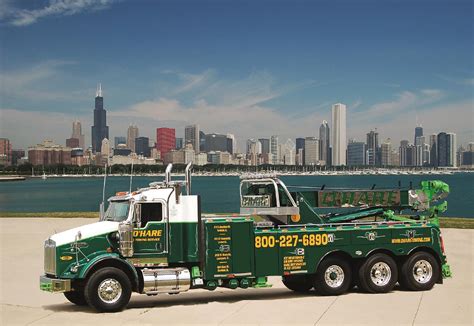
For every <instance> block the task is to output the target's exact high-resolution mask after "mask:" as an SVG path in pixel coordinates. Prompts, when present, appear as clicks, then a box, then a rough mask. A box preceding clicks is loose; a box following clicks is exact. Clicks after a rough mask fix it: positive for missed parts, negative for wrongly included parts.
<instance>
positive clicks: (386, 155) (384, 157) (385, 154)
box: [380, 138, 392, 166]
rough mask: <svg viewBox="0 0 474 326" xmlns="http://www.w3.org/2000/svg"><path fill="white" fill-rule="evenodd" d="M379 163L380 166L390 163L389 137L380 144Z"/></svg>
mask: <svg viewBox="0 0 474 326" xmlns="http://www.w3.org/2000/svg"><path fill="white" fill-rule="evenodd" d="M380 163H381V164H382V166H389V165H392V143H391V142H390V138H388V139H387V140H386V141H385V142H384V143H382V145H381V146H380Z"/></svg>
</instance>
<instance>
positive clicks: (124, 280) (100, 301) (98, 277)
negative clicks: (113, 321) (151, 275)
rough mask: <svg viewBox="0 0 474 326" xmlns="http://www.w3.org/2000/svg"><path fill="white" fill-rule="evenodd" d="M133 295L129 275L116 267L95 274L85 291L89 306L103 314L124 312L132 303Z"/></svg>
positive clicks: (88, 281) (103, 269) (89, 280)
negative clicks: (131, 297) (130, 302)
mask: <svg viewBox="0 0 474 326" xmlns="http://www.w3.org/2000/svg"><path fill="white" fill-rule="evenodd" d="M131 294H132V285H131V283H130V280H129V278H128V276H127V274H125V273H124V272H123V271H121V270H120V269H118V268H114V267H106V268H102V269H99V270H98V271H96V272H94V274H92V276H91V277H90V278H89V279H88V280H87V283H86V287H85V290H84V295H85V298H86V301H87V303H88V304H89V306H91V307H92V308H94V309H96V310H97V311H102V312H114V311H120V310H122V309H123V308H124V307H125V306H126V305H127V304H128V302H129V301H130V296H131Z"/></svg>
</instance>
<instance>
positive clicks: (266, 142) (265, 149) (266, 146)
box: [258, 138, 270, 155]
mask: <svg viewBox="0 0 474 326" xmlns="http://www.w3.org/2000/svg"><path fill="white" fill-rule="evenodd" d="M258 141H259V142H260V144H261V145H262V155H265V154H269V153H270V139H268V138H260V139H259V140H258Z"/></svg>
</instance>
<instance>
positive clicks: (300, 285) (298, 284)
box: [281, 275, 313, 292]
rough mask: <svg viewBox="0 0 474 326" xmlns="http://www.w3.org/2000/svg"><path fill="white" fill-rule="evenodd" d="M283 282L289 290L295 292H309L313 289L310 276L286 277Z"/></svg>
mask: <svg viewBox="0 0 474 326" xmlns="http://www.w3.org/2000/svg"><path fill="white" fill-rule="evenodd" d="M281 280H282V282H283V284H284V285H285V286H286V287H287V288H288V289H290V290H292V291H295V292H308V291H309V290H311V289H312V288H313V284H312V282H311V278H310V276H309V275H285V276H283V277H282V279H281Z"/></svg>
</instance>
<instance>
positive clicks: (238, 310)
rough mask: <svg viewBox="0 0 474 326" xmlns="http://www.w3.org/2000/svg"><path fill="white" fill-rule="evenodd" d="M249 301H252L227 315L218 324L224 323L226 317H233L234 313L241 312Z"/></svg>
mask: <svg viewBox="0 0 474 326" xmlns="http://www.w3.org/2000/svg"><path fill="white" fill-rule="evenodd" d="M249 303H250V302H246V303H244V304H243V305H242V306H241V307H240V308H239V309H237V310H236V311H234V312H233V313H231V314H230V315H228V316H225V317H224V318H223V319H222V320H221V321H220V322H219V323H218V325H222V323H223V322H224V321H225V320H226V319H228V318H230V317H232V316H233V315H235V314H237V313H239V312H240V311H241V310H242V309H244V308H245V307H246V306H247V305H248V304H249Z"/></svg>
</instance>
